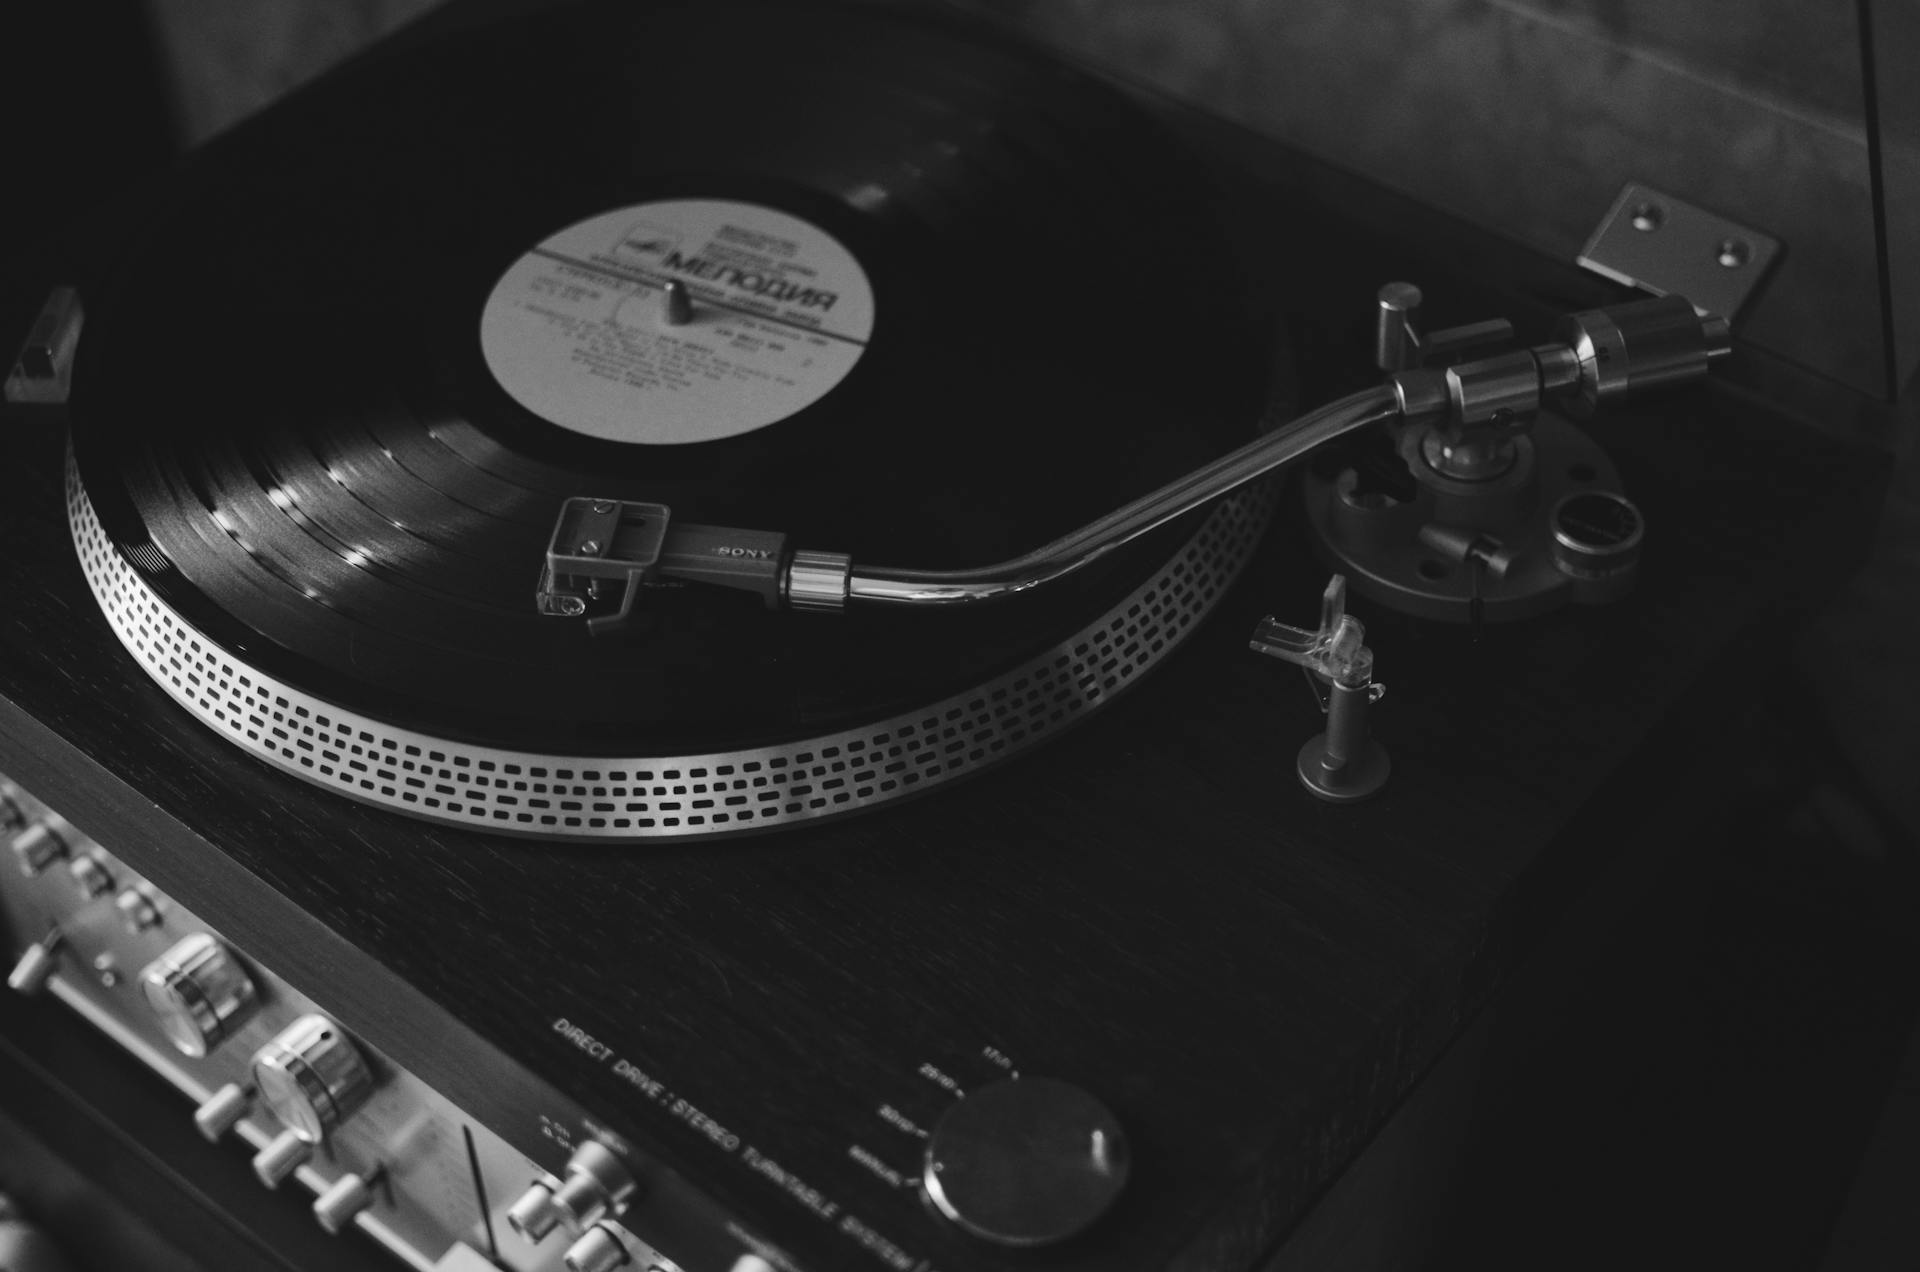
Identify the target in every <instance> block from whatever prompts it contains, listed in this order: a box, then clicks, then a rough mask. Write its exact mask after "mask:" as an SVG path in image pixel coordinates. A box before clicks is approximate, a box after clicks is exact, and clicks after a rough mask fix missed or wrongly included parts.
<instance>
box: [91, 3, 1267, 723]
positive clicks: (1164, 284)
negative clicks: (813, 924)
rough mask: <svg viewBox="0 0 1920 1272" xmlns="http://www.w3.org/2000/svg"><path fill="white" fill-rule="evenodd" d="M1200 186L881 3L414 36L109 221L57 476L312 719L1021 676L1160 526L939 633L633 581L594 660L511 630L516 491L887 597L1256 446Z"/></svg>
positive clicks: (750, 713)
mask: <svg viewBox="0 0 1920 1272" xmlns="http://www.w3.org/2000/svg"><path fill="white" fill-rule="evenodd" d="M1202 190H1203V187H1202V186H1200V185H1199V184H1198V183H1197V182H1196V181H1195V180H1194V178H1193V174H1192V173H1191V172H1190V171H1189V169H1188V168H1187V167H1186V165H1185V164H1184V163H1183V162H1182V160H1181V159H1180V158H1179V157H1178V156H1177V155H1176V154H1175V153H1174V152H1173V151H1172V150H1171V149H1170V148H1169V147H1168V146H1167V145H1166V144H1165V143H1164V142H1163V141H1162V139H1161V138H1160V136H1159V134H1158V133H1157V131H1156V129H1155V128H1154V126H1153V125H1152V123H1151V121H1150V119H1149V118H1148V117H1147V116H1146V115H1145V114H1144V113H1143V112H1142V111H1141V110H1140V109H1139V108H1137V107H1136V106H1135V105H1134V104H1132V103H1130V102H1128V101H1126V100H1124V99H1123V98H1121V97H1120V96H1119V95H1118V94H1117V93H1116V92H1114V91H1113V90H1111V89H1109V88H1107V87H1106V86H1104V85H1102V84H1100V83H1098V82H1096V81H1093V80H1091V79H1090V78H1088V77H1086V76H1084V75H1082V74H1079V73H1077V72H1074V71H1072V70H1069V69H1066V68H1063V67H1062V66H1060V65H1058V64H1056V63H1054V62H1052V61H1051V60H1048V59H1046V58H1043V57H1040V56H1037V55H1035V54H1033V53H1031V52H1028V51H1026V50H1023V49H1021V48H1019V47H1017V46H1013V45H1011V44H1008V43H1004V42H1002V41H1001V40H999V39H997V38H995V37H992V36H987V35H982V34H979V33H978V32H974V31H971V30H969V29H963V28H961V27H958V26H956V25H955V24H954V23H953V22H951V21H949V20H946V19H935V18H929V17H926V16H919V15H914V14H910V13H905V12H899V11H896V10H895V9H894V8H892V7H885V8H880V7H865V6H847V5H814V4H797V3H792V2H791V0H783V2H780V3H753V2H751V0H699V2H698V3H651V4H635V3H629V2H621V3H585V4H570V5H564V6H560V7H556V8H554V9H551V10H548V11H542V12H539V13H537V14H534V15H532V16H528V17H520V18H515V19H511V20H505V21H496V22H490V23H486V24H482V25H479V26H475V27H471V28H468V29H456V30H454V31H453V32H452V33H451V34H442V35H441V36H440V37H439V38H437V39H434V40H430V41H414V42H412V43H411V44H407V45H403V46H402V47H400V48H399V49H397V50H394V51H390V52H386V53H383V54H380V55H377V56H373V57H370V58H367V59H363V60H362V61H361V62H360V63H359V64H357V65H355V66H352V67H349V68H347V69H346V70H344V71H341V72H337V73H335V74H334V75H332V76H330V77H329V78H328V79H326V80H325V81H323V82H322V83H321V84H320V85H319V86H317V87H316V88H314V89H311V90H308V91H306V92H303V93H301V94H299V95H297V96H296V97H295V98H294V99H292V100H290V101H289V102H287V103H284V104H283V105H282V106H280V107H278V108H276V109H275V110H274V111H272V112H270V113H269V114H268V115H267V116H266V117H264V118H262V119H260V120H259V121H257V122H255V123H253V124H249V125H246V126H243V127H242V128H240V129H238V130H236V131H235V132H234V133H232V134H230V135H229V136H227V137H225V138H223V139H221V140H220V141H218V142H217V143H216V144H214V145H213V146H212V147H210V148H208V149H207V150H205V151H203V152H202V153H201V154H200V155H199V156H198V157H197V158H196V159H195V161H194V162H193V163H191V164H190V165H189V167H188V168H187V170H186V171H185V172H183V173H182V174H181V175H180V179H179V181H178V182H177V183H175V185H174V186H173V187H172V191H171V194H170V195H169V197H168V198H166V199H165V200H164V201H163V202H162V203H161V204H160V205H159V206H158V207H157V208H154V209H152V210H149V211H146V212H143V213H142V214H141V215H140V216H139V217H138V218H137V219H135V220H133V221H130V222H129V223H128V224H126V225H124V227H123V228H124V231H125V236H126V237H125V241H124V243H123V244H121V245H119V247H120V252H119V256H118V263H117V265H116V267H115V268H114V270H113V272H112V273H111V275H110V277H109V278H108V279H107V281H106V282H105V284H104V285H102V286H99V287H96V288H94V289H93V290H92V291H91V292H90V294H89V295H88V297H87V300H88V305H89V316H88V328H87V332H86V335H85V337H84V339H83V341H82V344H81V348H80V352H79V356H78V360H77V364H76V369H75V392H74V398H73V403H72V410H73V419H74V439H75V442H74V444H75V455H76V461H77V464H78V468H79V472H80V475H81V480H82V482H83V484H84V487H85V492H86V494H87V496H88V498H89V499H90V500H91V504H92V506H93V508H94V509H96V510H97V512H98V515H99V518H100V521H101V523H102V524H103V526H104V528H105V532H106V535H107V537H108V538H109V539H110V540H111V541H112V542H113V543H114V544H115V545H116V546H117V548H118V550H119V551H120V552H121V553H122V554H123V555H124V556H125V557H126V558H127V559H128V560H129V561H131V562H132V563H133V564H134V566H135V567H137V568H138V571H139V574H140V577H141V578H142V579H143V580H144V582H145V583H146V585H148V586H149V587H151V588H152V590H153V591H154V592H155V593H156V594H157V595H158V596H160V597H161V598H163V599H164V601H165V603H166V605H168V606H170V607H171V608H172V609H173V610H174V611H175V612H177V613H178V614H179V615H180V616H182V618H183V619H184V620H185V621H186V622H188V623H190V624H191V626H192V627H193V628H195V629H197V630H198V631H199V632H201V633H204V634H205V635H206V636H207V637H208V638H210V639H211V640H213V641H215V642H217V643H218V645H219V646H220V647H221V648H223V649H226V650H229V651H231V652H233V653H234V654H235V655H236V656H240V657H244V659H245V660H246V661H247V664H248V665H250V666H252V667H255V668H259V669H261V670H262V671H265V672H269V673H271V674H272V675H274V676H276V677H278V678H280V679H281V680H283V681H286V682H288V683H291V684H295V685H298V686H300V687H301V688H303V689H304V690H306V691H308V692H310V693H312V694H314V695H316V696H318V697H320V698H322V699H324V700H327V701H330V702H333V703H336V704H340V705H341V706H343V707H350V708H352V709H354V710H356V711H359V712H363V713H366V714H368V715H370V716H374V717H377V718H379V719H382V720H386V721H391V722H393V723H395V724H397V725H401V726H404V727H407V728H418V729H425V730H427V731H429V732H432V733H435V734H436V735H439V736H445V737H451V738H456V739H465V740H470V741H474V742H476V743H486V744H493V745H512V746H515V747H523V748H534V749H543V748H544V749H550V750H564V751H567V752H570V753H574V754H621V753H628V754H639V753H649V752H659V751H662V750H687V749H702V748H716V747H732V746H741V745H749V744H757V743H762V742H768V741H777V740H780V739H783V738H792V737H797V736H804V735H807V734H810V733H816V732H820V731H823V730H829V729H833V728H838V727H843V726H846V725H849V724H852V723H857V722H860V721H863V720H870V719H873V718H876V717H878V716H882V715H884V714H885V713H887V712H889V711H892V710H897V709H900V708H902V707H903V706H911V705H913V704H915V703H922V702H927V701H931V700H933V699H935V698H938V697H940V696H941V695H943V694H948V693H952V692H957V691H959V690H961V689H964V688H965V687H966V686H968V685H974V684H978V683H980V682H982V681H983V680H984V679H986V678H987V677H989V676H991V675H993V674H994V673H996V672H997V671H1000V670H1002V669H1004V668H1006V667H1008V666H1010V665H1013V664H1014V663H1016V662H1018V661H1019V660H1020V659H1022V658H1026V657H1029V656H1031V655H1032V654H1033V653H1034V652H1035V651H1036V650H1040V649H1044V648H1046V647H1047V646H1048V645H1049V644H1050V643H1051V642H1054V641H1057V640H1058V639H1060V637H1061V636H1062V634H1064V633H1070V632H1072V631H1073V630H1074V629H1075V626H1076V624H1081V623H1084V622H1086V621H1087V619H1088V618H1089V616H1092V615H1096V614H1098V613H1100V612H1101V611H1102V610H1103V609H1104V608H1105V607H1108V606H1111V605H1112V604H1113V603H1114V602H1115V600H1116V599H1117V598H1119V597H1122V596H1124V595H1125V594H1126V593H1127V592H1128V590H1129V589H1130V588H1132V587H1134V586H1135V585H1136V584H1137V583H1138V582H1139V580H1140V578H1141V577H1143V575H1144V573H1145V572H1146V571H1147V570H1148V569H1149V568H1151V567H1152V566H1154V565H1156V564H1158V563H1161V562H1164V561H1165V560H1166V559H1167V558H1168V556H1169V554H1170V553H1171V552H1172V551H1173V549H1174V547H1175V546H1177V544H1178V543H1179V542H1180V537H1179V536H1180V535H1181V534H1183V533H1191V529H1192V527H1191V525H1190V524H1188V525H1186V526H1185V528H1184V529H1182V527H1181V526H1179V525H1176V526H1175V527H1170V528H1169V529H1168V530H1166V531H1163V532H1161V533H1159V534H1157V535H1155V536H1150V537H1149V538H1147V539H1145V540H1142V541H1141V542H1140V543H1139V544H1137V545H1135V546H1134V547H1132V548H1130V549H1129V550H1127V551H1125V552H1121V553H1118V554H1115V555H1114V556H1113V557H1111V558H1109V559H1108V560H1105V561H1103V562H1102V563H1100V565H1099V566H1098V567H1097V568H1096V569H1093V570H1090V571H1088V572H1087V574H1086V575H1085V576H1083V577H1082V578H1080V579H1078V580H1076V581H1075V582H1074V583H1073V584H1070V585H1068V586H1066V587H1064V588H1061V589H1058V590H1056V591H1054V592H1051V593H1046V594H1042V595H1037V596H1034V597H1032V598H1030V599H1017V600H1015V601H1012V602H1009V603H1006V604H1003V605H999V606H995V607H987V608H982V609H981V610H979V611H978V612H971V611H970V612H949V611H942V612H937V613H931V614H922V613H902V612H861V611H850V612H848V613H845V614H842V615H837V616H822V615H813V614H800V613H786V612H770V611H768V610H766V609H764V608H762V607H761V606H760V605H759V603H758V602H757V601H755V600H754V599H752V598H751V597H748V596H745V595H736V594H729V593H724V592H719V591H714V590H710V589H706V588H701V587H684V588H663V589H648V590H647V591H646V593H645V594H644V595H643V596H641V598H640V599H639V601H638V602H637V604H636V606H635V612H634V619H633V621H632V622H631V623H630V624H629V625H628V627H627V628H626V629H625V630H623V631H620V632H617V633H614V634H611V635H605V634H603V635H598V636H595V635H590V634H589V632H588V631H587V629H586V628H585V626H584V625H582V624H580V623H579V622H576V621H569V620H565V619H559V618H553V617H547V616H543V615H541V614H539V613H537V612H536V609H535V606H534V594H535V587H536V583H537V581H538V577H539V573H540V569H541V565H542V563H543V554H544V552H545V549H546V546H547V542H548V536H549V534H550V533H551V531H552V528H553V524H554V518H555V515H556V513H557V510H558V508H559V505H560V503H561V501H562V500H564V499H566V498H568V497H570V496H582V495H584V496H601V497H611V498H620V499H634V500H641V501H650V502H658V503H664V504H667V505H669V506H670V507H671V508H672V509H673V512H674V515H675V517H676V518H678V519H683V520H686V521H695V522H706V523H714V524H721V525H730V526H740V527H748V528H754V529H769V530H780V531H785V532H788V533H789V534H790V535H792V536H793V542H794V543H796V544H797V545H799V546H803V547H811V548H818V549H822V550H832V551H842V552H848V553H851V554H852V555H853V556H854V558H855V560H856V561H862V560H864V561H869V562H876V563H886V564H896V565H917V566H926V567H947V566H965V565H978V564H985V563H988V562H992V561H996V560H1000V559H1003V558H1005V557H1009V556H1012V555H1016V554H1018V553H1020V552H1022V551H1025V550H1027V549H1029V548H1031V547H1034V546H1036V545H1038V544H1040V543H1043V542H1045V541H1046V540H1048V539H1050V538H1052V537H1054V536H1055V535H1058V534H1060V533H1063V532H1065V531H1067V530H1070V529H1072V528H1074V527H1076V526H1078V525H1080V524H1082V523H1084V522H1086V521H1088V520H1090V519H1092V518H1093V517H1095V516H1097V515H1099V514H1100V513H1103V512H1105V511H1107V510H1109V509H1110V508H1112V507H1114V506H1116V505H1117V504H1119V503H1121V502H1123V501H1125V500H1126V499H1128V498H1130V497H1132V496H1134V495H1137V494H1140V493H1143V492H1144V491H1146V490H1149V489H1151V488H1153V487H1154V486H1157V485H1159V484H1161V483H1162V482H1164V481H1166V480H1168V479H1170V478H1172V477H1174V476H1176V475H1178V474H1179V473H1181V472H1183V471H1185V470H1186V469H1188V468H1190V467H1192V466H1194V465H1196V464H1197V463H1199V462H1201V461H1203V460H1205V459H1207V458H1210V457H1212V456H1214V455H1216V454H1218V453H1220V452H1221V451H1223V450H1225V449H1227V448H1229V447H1231V446H1233V445H1236V444H1238V443H1239V442H1241V441H1243V440H1245V438H1246V437H1247V436H1248V435H1249V432H1250V428H1251V422H1252V421H1253V419H1254V418H1255V417H1256V415H1257V410H1258V405H1259V402H1260V398H1261V395H1262V393H1263V390H1264V385H1265V381H1266V375H1265V370H1264V368H1263V367H1262V365H1261V361H1260V359H1259V358H1258V357H1256V356H1255V355H1254V352H1253V350H1254V349H1255V348H1256V347H1257V343H1256V341H1255V340H1254V339H1253V338H1252V335H1251V333H1250V331H1249V328H1248V323H1247V321H1246V314H1245V308H1244V305H1243V303H1242V301H1241V299H1240V298H1239V296H1238V293H1237V292H1236V288H1235V278H1234V272H1233V270H1232V268H1231V263H1230V262H1229V261H1228V260H1227V259H1226V257H1225V254H1224V252H1223V250H1222V247H1221V245H1220V243H1219V241H1218V237H1217V235H1216V233H1215V232H1214V228H1213V226H1212V224H1211V222H1210V220H1209V218H1208V215H1207V209H1206V206H1205V202H1206V201H1205V198H1204V195H1203V194H1202V193H1201V191H1202ZM668 278H677V279H679V280H680V281H682V282H683V284H684V285H685V286H686V287H687V288H688V290H689V293H690V295H691V297H692V300H693V316H692V318H691V320H690V321H689V322H688V323H686V324H684V325H673V324H670V323H667V322H665V319H664V311H663V306H664V304H665V299H664V290H663V283H664V282H665V280H667V279H668Z"/></svg>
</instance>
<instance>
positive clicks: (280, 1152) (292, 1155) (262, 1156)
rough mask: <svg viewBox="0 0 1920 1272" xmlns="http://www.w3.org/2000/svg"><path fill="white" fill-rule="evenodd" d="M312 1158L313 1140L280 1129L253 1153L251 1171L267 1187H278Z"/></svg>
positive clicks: (296, 1132) (298, 1133)
mask: <svg viewBox="0 0 1920 1272" xmlns="http://www.w3.org/2000/svg"><path fill="white" fill-rule="evenodd" d="M312 1160H313V1141H312V1140H309V1139H307V1138H305V1137H304V1136H302V1135H301V1134H300V1132H298V1131H282V1132H280V1133H279V1134H278V1135H276V1136H274V1137H273V1140H272V1142H270V1143H269V1144H268V1145H267V1146H266V1147H265V1148H263V1149H261V1150H260V1151H259V1152H257V1153H255V1154H254V1155H253V1173H254V1174H255V1175H257V1176H258V1177H259V1179H260V1182H261V1183H263V1184H265V1185H266V1186H267V1187H269V1188H278V1187H279V1186H280V1185H281V1184H283V1183H285V1182H286V1181H287V1179H288V1177H290V1176H291V1175H292V1174H293V1172H295V1171H296V1170H299V1169H300V1168H301V1167H302V1166H305V1165H306V1164H307V1163H308V1162H309V1161H312Z"/></svg>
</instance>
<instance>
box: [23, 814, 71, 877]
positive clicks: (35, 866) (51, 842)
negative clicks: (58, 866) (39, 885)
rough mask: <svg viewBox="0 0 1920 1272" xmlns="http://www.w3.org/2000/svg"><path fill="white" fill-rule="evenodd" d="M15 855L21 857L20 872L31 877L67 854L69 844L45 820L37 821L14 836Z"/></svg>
mask: <svg viewBox="0 0 1920 1272" xmlns="http://www.w3.org/2000/svg"><path fill="white" fill-rule="evenodd" d="M13 855H14V856H15V857H18V858H19V859H20V873H21V874H23V875H26V876H27V877H28V878H29V879H31V878H32V877H33V876H34V875H37V874H39V873H40V872H41V871H42V870H45V869H46V868H47V867H48V866H50V865H52V864H53V863H54V862H56V861H58V860H60V859H61V858H62V857H64V856H66V855H67V844H66V841H65V840H63V839H62V838H60V836H58V835H56V834H54V833H53V829H52V828H51V827H50V826H48V825H47V824H46V823H45V822H36V823H34V824H33V825H31V826H29V827H27V828H26V829H25V830H23V831H21V832H20V833H19V834H17V835H15V836H14V837H13Z"/></svg>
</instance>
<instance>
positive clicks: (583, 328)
mask: <svg viewBox="0 0 1920 1272" xmlns="http://www.w3.org/2000/svg"><path fill="white" fill-rule="evenodd" d="M670 279H678V280H680V281H681V282H682V283H683V284H685V286H686V289H687V293H688V295H689V297H690V298H691V300H692V313H691V315H690V316H688V317H686V320H685V321H683V322H680V323H674V322H672V321H670V320H669V316H668V313H667V305H666V284H667V282H668V281H669V280H670ZM873 312H874V304H873V289H872V286H871V284H870V283H869V282H868V280H867V274H866V271H865V270H864V269H862V268H861V266H860V262H859V261H858V260H856V259H855V258H854V256H853V254H852V253H851V252H849V251H848V250H847V249H846V248H845V247H844V246H843V245H842V244H841V243H840V242H839V241H838V240H837V239H835V238H834V237H833V236H832V235H830V234H828V233H826V231H824V230H822V229H820V228H819V227H817V226H815V225H812V224H810V223H808V222H806V221H803V220H801V219H800V218H799V217H795V216H791V215H789V214H788V213H785V212H781V211H778V210H776V209H773V208H768V207H762V206H760V205H757V204H751V203H738V202H732V201H729V200H721V199H663V200H658V201H655V202H652V203H641V204H636V205H634V206H632V207H625V208H619V209H617V210H614V211H611V212H603V213H601V214H600V215H598V216H593V217H589V218H588V219H586V220H584V221H580V222H577V223H575V224H573V225H570V226H568V227H567V228H565V229H563V230H561V231H559V232H558V233H556V234H553V235H551V236H549V237H548V238H547V239H545V240H544V241H543V242H541V243H540V245H539V246H537V247H535V248H534V249H533V250H532V251H530V252H528V253H527V254H526V255H524V256H522V257H520V259H519V260H517V261H515V262H514V263H513V265H512V266H510V267H509V268H508V269H507V271H506V273H505V274H503V275H502V276H501V278H500V281H499V282H497V283H496V284H494V288H493V291H492V293H491V294H490V295H489V296H488V298H487V303H486V306H485V308H484V309H483V311H482V313H481V319H480V345H481V350H482V352H483V354H484V355H485V357H486V361H487V366H488V367H489V369H491V370H492V372H493V375H494V378H495V379H496V380H498V381H499V382H500V386H501V387H502V388H504V389H505V390H506V391H507V392H508V393H509V394H511V395H512V396H513V398H514V399H515V400H516V401H518V402H519V403H520V404H521V405H522V406H524V407H526V408H527V409H528V410H530V411H532V412H534V413H535V414H536V415H539V416H540V417H541V418H542V419H545V420H547V421H549V422H550V423H553V424H557V425H559V426H560V427H562V428H567V429H571V430H573V431H574V432H576V433H585V434H587V435H588V436H591V437H598V438H602V439H605V440H608V441H617V442H632V443H638V444H643V445H664V446H675V445H682V444H686V443H691V442H708V441H716V440H718V439H720V438H725V437H734V436H737V435H739V434H742V433H750V432H752V431H754V430H755V429H760V428H765V427H766V426H767V425H769V424H776V423H778V422H779V421H781V420H784V419H786V418H787V417H789V416H791V415H793V414H795V413H796V412H798V411H800V410H802V409H804V408H805V407H808V406H811V405H812V404H813V403H814V402H816V401H818V400H819V399H820V398H822V397H824V396H826V394H827V393H828V392H829V391H831V390H832V389H833V387H834V386H835V385H837V384H839V383H840V382H841V381H842V380H843V379H845V378H846V377H847V375H848V373H849V372H851V371H852V370H853V368H854V365H855V364H856V363H858V362H859V361H860V357H861V355H862V354H863V353H864V352H865V351H866V346H867V341H868V339H869V338H870V337H871V336H872V334H873Z"/></svg>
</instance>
